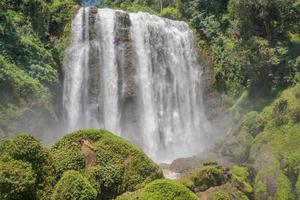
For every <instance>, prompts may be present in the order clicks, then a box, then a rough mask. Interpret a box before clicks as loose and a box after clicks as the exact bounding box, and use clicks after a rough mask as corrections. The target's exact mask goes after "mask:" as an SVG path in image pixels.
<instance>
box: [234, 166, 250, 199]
mask: <svg viewBox="0 0 300 200" xmlns="http://www.w3.org/2000/svg"><path fill="white" fill-rule="evenodd" d="M231 172H232V178H233V184H234V185H235V186H236V187H237V188H238V189H239V190H241V191H242V192H244V193H245V194H248V195H250V194H251V193H253V191H254V190H253V187H252V185H251V182H250V180H249V178H250V172H249V169H248V168H247V167H244V166H238V165H234V166H232V168H231Z"/></svg>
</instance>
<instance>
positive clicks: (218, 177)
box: [180, 162, 231, 192]
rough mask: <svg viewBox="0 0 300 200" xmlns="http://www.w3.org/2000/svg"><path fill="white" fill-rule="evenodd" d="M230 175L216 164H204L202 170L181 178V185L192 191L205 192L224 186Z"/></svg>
mask: <svg viewBox="0 0 300 200" xmlns="http://www.w3.org/2000/svg"><path fill="white" fill-rule="evenodd" d="M230 176H231V175H230V174H229V173H228V171H227V170H225V169H223V168H222V167H221V166H220V165H218V164H217V163H215V162H209V163H204V165H203V167H202V168H199V169H197V170H194V171H193V172H192V173H191V174H190V175H187V176H184V177H182V178H181V180H180V181H181V183H183V184H184V185H185V186H187V187H188V188H190V189H191V190H192V191H195V192H199V191H205V190H207V189H209V188H210V187H214V186H219V185H222V184H224V183H225V182H226V181H227V180H228V179H229V178H230Z"/></svg>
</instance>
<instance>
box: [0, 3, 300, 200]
mask: <svg viewBox="0 0 300 200" xmlns="http://www.w3.org/2000/svg"><path fill="white" fill-rule="evenodd" d="M84 3H86V2H82V1H81V0H0V199H4V200H17V199H24V200H25V199H53V200H54V199H55V200H60V199H84V200H92V199H115V198H117V199H120V200H123V199H124V200H134V199H141V200H146V199H147V200H152V199H153V200H160V199H161V200H168V199H170V200H171V199H172V200H173V199H178V200H189V199H198V197H200V199H212V200H230V199H243V200H247V199H249V200H252V199H255V200H269V199H276V200H285V199H286V200H296V199H299V198H300V135H299V134H300V1H299V0H103V1H102V2H100V3H97V4H96V5H95V6H97V7H109V8H114V9H122V10H125V11H128V12H137V11H143V12H149V13H151V14H154V15H158V16H161V17H166V18H169V19H172V20H180V21H185V22H186V23H188V24H189V26H190V27H191V28H192V29H193V32H194V34H195V35H196V38H197V43H198V44H197V45H198V49H199V52H198V53H199V58H201V60H203V63H204V69H205V75H206V76H207V79H206V84H207V86H206V87H207V88H206V89H205V91H206V97H205V103H206V104H207V107H208V108H211V109H212V110H213V111H212V113H211V118H212V119H211V120H212V121H214V120H215V119H216V118H218V120H215V122H214V123H222V125H220V126H221V127H226V126H227V127H228V126H230V128H229V130H230V131H229V133H227V134H226V136H225V137H224V138H220V139H219V140H218V141H217V142H216V143H215V145H212V147H211V149H210V150H209V152H212V153H213V154H214V155H218V156H217V157H218V158H219V157H222V158H223V159H224V160H227V161H228V162H230V163H231V165H230V166H221V164H222V163H220V164H218V163H217V162H214V161H206V162H203V163H201V165H202V167H199V168H197V169H193V170H192V171H190V172H188V173H184V175H183V176H182V177H181V178H180V179H178V180H177V181H173V180H166V179H162V178H163V175H162V171H161V169H160V168H159V166H158V165H157V164H155V163H154V162H153V161H151V160H150V159H149V158H148V157H147V156H146V155H145V154H144V153H143V152H142V151H141V150H140V149H139V148H138V147H136V146H134V145H132V144H130V143H128V142H126V141H125V140H123V139H121V138H119V137H117V136H114V135H112V134H111V133H109V132H107V131H104V130H93V129H88V130H83V131H78V132H75V133H71V134H69V135H67V136H65V137H64V138H62V139H60V140H58V141H57V142H56V143H55V144H54V145H53V146H52V147H51V148H48V147H45V146H44V145H43V144H42V142H40V141H38V140H37V139H35V138H34V137H36V138H39V139H42V140H43V141H46V142H48V143H50V142H52V141H53V140H54V139H56V135H55V134H53V132H57V133H58V132H60V131H61V130H60V129H61V126H62V124H61V121H60V118H61V103H60V102H61V98H62V97H61V96H62V95H61V93H62V80H63V76H64V74H63V69H62V65H63V58H64V52H65V49H66V48H67V46H68V44H69V42H70V31H71V22H72V19H73V18H74V16H75V14H76V12H77V11H78V9H79V8H80V6H81V5H82V4H84ZM90 3H93V1H89V2H88V4H90ZM85 5H87V4H85ZM208 112H209V111H208ZM218 112H220V113H222V115H221V114H218ZM218 115H221V117H220V116H218ZM224 116H225V117H224ZM222 117H224V118H226V120H225V119H223V121H222V122H220V119H221V120H222ZM216 126H217V125H216ZM226 130H227V129H226ZM20 132H27V133H29V134H31V135H33V136H34V137H33V136H31V135H28V134H21V135H18V136H17V137H15V136H16V134H17V133H20ZM222 135H225V133H224V134H222ZM211 160H213V158H211ZM122 194H123V195H122ZM120 195H121V196H120ZM118 196H119V197H118Z"/></svg>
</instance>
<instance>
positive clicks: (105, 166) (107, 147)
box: [52, 129, 162, 199]
mask: <svg viewBox="0 0 300 200" xmlns="http://www.w3.org/2000/svg"><path fill="white" fill-rule="evenodd" d="M82 140H86V141H89V143H90V144H91V145H92V149H93V150H92V151H94V153H95V156H96V158H95V160H96V163H94V165H93V167H91V168H90V166H86V165H85V161H86V160H85V159H86V158H85V156H84V155H83V154H82V152H81V144H80V141H82ZM52 155H53V158H54V165H55V166H56V169H57V170H58V174H57V175H58V176H61V175H62V173H63V172H65V171H66V170H78V171H79V170H83V172H84V175H86V177H87V178H88V179H89V180H90V182H91V183H92V184H93V185H94V186H95V188H96V189H97V190H98V192H101V193H102V195H101V196H102V197H103V198H104V199H109V198H113V197H115V196H117V195H120V194H121V193H123V192H126V191H134V190H137V189H140V188H141V187H143V186H144V185H145V184H147V183H149V182H151V181H153V180H155V179H157V178H161V177H162V173H161V170H160V168H159V166H157V165H156V164H155V163H154V162H153V161H151V160H150V159H149V158H148V157H147V156H146V155H145V154H144V153H143V151H142V150H141V149H139V148H137V147H136V146H134V145H132V144H130V143H129V142H127V141H126V140H124V139H122V138H120V137H117V136H115V135H113V134H112V133H110V132H108V131H105V130H95V129H86V130H80V131H77V132H74V133H71V134H69V135H66V136H65V137H63V138H62V139H61V140H59V141H58V142H57V143H56V144H55V145H54V146H53V148H52Z"/></svg>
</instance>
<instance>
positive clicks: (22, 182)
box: [0, 158, 36, 200]
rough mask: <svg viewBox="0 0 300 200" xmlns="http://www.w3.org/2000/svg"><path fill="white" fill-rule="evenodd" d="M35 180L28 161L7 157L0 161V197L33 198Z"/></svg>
mask: <svg viewBox="0 0 300 200" xmlns="http://www.w3.org/2000/svg"><path fill="white" fill-rule="evenodd" d="M35 182H36V174H35V173H34V172H33V170H32V168H31V165H30V164H29V163H26V162H22V161H17V160H12V159H9V158H2V160H1V161H0V199H2V200H18V199H35Z"/></svg>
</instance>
